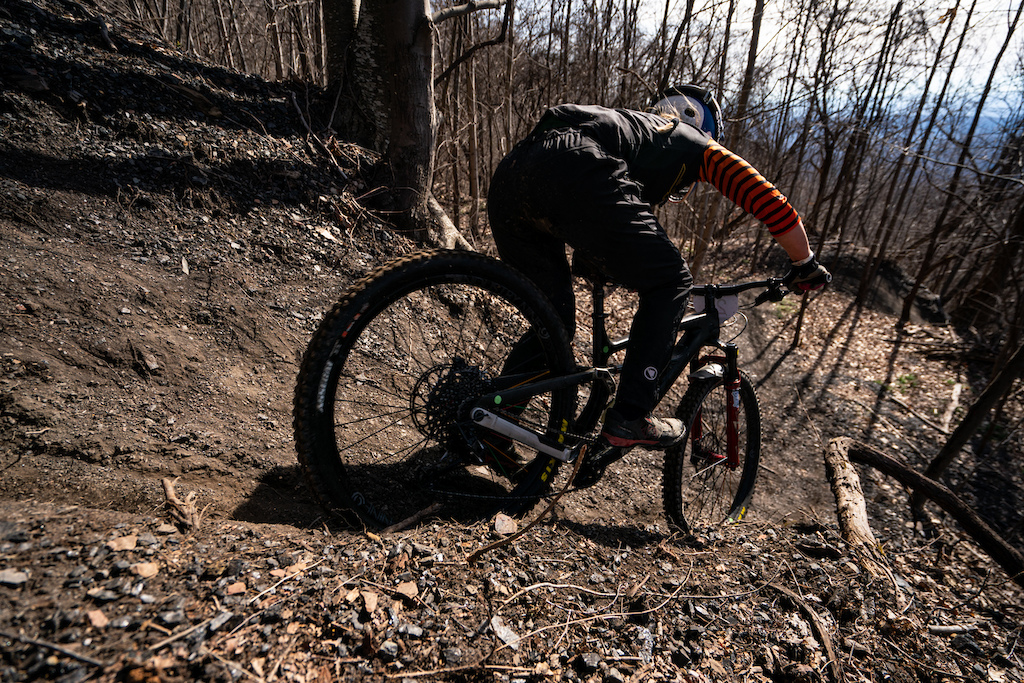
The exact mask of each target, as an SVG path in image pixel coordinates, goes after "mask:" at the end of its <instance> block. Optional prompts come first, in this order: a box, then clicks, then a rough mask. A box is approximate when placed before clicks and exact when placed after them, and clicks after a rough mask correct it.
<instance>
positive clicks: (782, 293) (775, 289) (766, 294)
mask: <svg viewBox="0 0 1024 683" xmlns="http://www.w3.org/2000/svg"><path fill="white" fill-rule="evenodd" d="M789 293H790V290H788V289H786V288H784V287H783V286H782V283H781V282H773V283H772V284H771V286H770V287H769V288H768V289H766V290H764V291H763V292H761V293H760V294H758V295H757V298H755V299H754V305H755V306H760V305H761V304H763V303H765V302H766V301H771V302H773V303H778V302H779V301H782V300H783V299H784V298H786V295H787V294H789Z"/></svg>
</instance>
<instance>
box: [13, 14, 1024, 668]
mask: <svg viewBox="0 0 1024 683" xmlns="http://www.w3.org/2000/svg"><path fill="white" fill-rule="evenodd" d="M314 95H315V93H311V92H309V91H307V89H306V88H304V87H303V86H302V85H301V84H295V83H291V84H283V83H266V82H262V81H259V80H257V79H254V78H251V77H248V76H244V75H241V74H237V73H233V72H229V71H226V70H224V69H220V68H217V67H212V66H210V65H206V64H202V63H197V62H195V61H193V60H190V59H188V58H186V57H184V56H182V55H181V54H179V53H177V52H175V51H174V50H172V49H170V48H169V47H167V46H165V45H162V44H161V43H160V42H159V41H157V40H156V39H154V38H153V37H151V36H148V35H146V34H145V33H144V32H142V31H141V30H139V29H138V28H137V27H135V26H133V25H132V24H131V23H130V22H125V21H123V20H119V19H118V18H116V17H113V16H109V15H106V16H101V15H100V14H99V11H98V9H97V7H96V6H95V5H79V4H77V3H76V2H72V1H70V0H52V1H51V0H37V1H34V2H27V1H24V0H7V2H5V3H4V5H3V6H0V643H2V647H0V680H4V681H7V680H10V681H28V680H66V681H77V680H87V679H94V680H130V681H179V680H180V681H185V680H209V681H228V680H239V679H252V680H267V681H271V680H294V681H320V680H324V681H326V680H357V679H358V680H363V679H368V680H386V679H393V678H394V679H405V680H453V681H455V680H498V681H541V680H580V681H620V680H621V681H646V680H682V681H704V680H712V681H731V680H753V681H757V680H771V681H789V680H792V681H797V680H840V679H843V680H897V681H911V680H915V681H917V680H923V681H939V680H965V679H966V680H978V681H1020V680H1024V664H1022V659H1021V655H1020V647H1019V638H1020V635H1021V625H1020V624H1021V622H1022V613H1024V609H1022V607H1021V604H1022V601H1021V591H1020V589H1019V588H1018V587H1016V586H1015V585H1014V584H1013V583H1012V582H1011V581H1010V580H1009V578H1008V577H1007V576H1006V575H1005V574H1004V573H1003V572H1002V571H1001V570H1000V569H999V568H998V567H996V566H995V565H993V564H992V563H991V562H990V561H989V560H988V559H987V558H986V557H984V556H983V555H982V554H981V553H980V552H979V551H978V550H977V549H976V547H975V546H974V545H973V543H972V542H971V541H970V539H967V538H965V537H963V536H962V534H961V532H960V531H959V529H957V528H956V527H955V525H953V524H952V523H951V522H948V521H947V520H941V519H940V520H939V522H940V524H939V533H938V535H937V536H934V537H928V538H926V537H924V536H923V535H922V534H921V533H920V531H919V529H918V528H917V527H916V526H915V524H914V523H913V522H912V521H911V520H910V517H909V515H908V514H907V512H906V509H907V508H906V502H907V497H906V494H905V492H904V491H902V489H901V488H900V487H899V486H898V485H895V484H894V483H892V482H891V481H889V480H886V479H885V478H884V477H882V476H881V475H879V474H877V473H874V472H872V471H867V470H862V471H861V477H862V484H863V486H864V489H865V494H866V496H867V499H868V505H869V514H870V516H871V523H872V528H873V530H874V532H875V534H876V535H877V536H878V540H879V542H880V544H881V547H882V549H883V550H884V551H885V553H886V555H885V557H886V559H887V561H888V563H889V564H890V566H891V568H892V570H893V573H892V575H891V577H886V578H878V577H873V576H871V575H869V574H868V573H867V572H866V571H865V569H864V567H863V566H861V564H860V563H859V562H858V559H857V557H856V556H855V555H854V554H852V553H851V552H850V551H849V549H848V548H847V547H846V545H845V544H844V543H843V541H842V540H841V538H840V537H839V535H838V531H837V526H836V521H835V504H834V500H833V499H832V496H831V493H830V491H829V488H828V484H827V482H826V481H825V477H824V469H823V466H822V464H821V453H822V451H823V449H824V446H825V445H826V444H827V443H828V441H829V440H830V439H832V438H834V437H836V436H842V435H846V436H852V437H854V438H856V439H859V440H861V441H864V442H866V443H869V444H871V445H872V446H874V447H876V448H878V449H880V450H883V451H885V452H887V453H889V454H891V455H894V456H898V457H899V458H901V459H902V460H903V461H904V462H906V463H908V464H910V465H911V466H915V467H920V466H923V464H925V463H927V461H928V459H929V456H930V455H932V454H934V452H935V450H936V448H937V446H938V445H939V444H941V443H942V441H943V440H944V437H945V435H946V434H947V433H948V430H949V419H950V418H952V419H954V420H955V417H956V416H957V415H960V414H962V411H963V408H964V407H965V406H966V405H969V402H970V400H971V398H972V397H973V396H976V395H977V393H978V392H979V391H980V389H981V388H982V387H983V386H984V381H985V374H984V373H985V371H986V370H985V367H984V365H983V364H981V365H978V364H969V363H968V362H967V361H966V360H965V359H966V357H967V356H966V355H965V354H964V350H965V348H966V346H965V342H964V341H962V340H961V338H960V337H958V336H956V335H955V334H954V333H953V332H952V331H951V330H950V329H949V328H946V327H936V326H930V325H925V324H919V325H916V326H914V327H912V328H911V330H910V331H909V333H908V334H906V335H904V336H902V337H897V335H896V333H895V331H894V328H893V318H892V316H891V311H889V310H887V308H886V306H885V303H886V299H885V297H884V296H883V297H882V298H881V299H880V300H879V302H878V305H877V306H876V308H874V309H856V308H854V307H852V305H851V300H852V298H851V296H850V294H849V292H848V291H847V290H848V289H849V288H852V287H853V286H854V283H853V281H851V280H849V279H847V280H844V278H843V275H844V269H843V268H842V267H836V272H837V275H839V276H840V277H839V278H837V280H838V281H837V285H838V286H837V287H835V288H833V289H832V290H830V291H829V292H827V293H824V294H822V295H819V296H816V297H814V298H813V300H812V302H811V304H810V307H809V309H808V316H807V318H806V320H805V322H804V324H803V328H802V330H801V340H802V342H801V345H800V346H798V347H796V348H792V347H791V344H790V342H791V340H792V339H793V336H794V333H795V328H796V326H797V322H796V321H797V314H798V306H799V304H790V303H784V304H782V305H779V306H776V307H775V308H774V309H773V310H771V311H769V312H767V314H765V315H761V316H758V317H756V318H755V317H752V318H751V324H750V327H749V328H748V329H747V331H746V336H745V337H744V339H745V347H744V348H745V349H746V353H745V360H746V361H747V367H748V369H749V371H750V373H751V375H752V376H753V377H754V378H755V379H756V380H757V385H758V391H759V395H760V397H761V403H762V407H763V409H764V413H765V420H766V428H765V433H766V443H765V453H764V455H763V462H764V467H763V470H762V476H761V478H760V479H759V483H758V486H759V490H758V492H757V494H756V496H755V502H754V508H753V512H752V513H751V514H750V516H749V518H748V521H746V522H745V523H743V524H741V525H738V526H734V527H728V528H722V529H715V530H706V531H705V532H704V533H702V534H701V535H699V536H698V537H697V538H696V539H687V540H686V541H685V542H684V541H683V540H682V539H679V538H677V537H675V536H673V535H672V534H670V533H669V530H668V528H667V525H666V524H665V521H664V519H663V516H662V513H661V510H660V489H659V487H660V478H659V476H660V475H659V458H658V456H657V455H656V454H652V453H645V452H643V451H636V452H634V453H632V454H630V455H629V456H627V457H626V458H625V459H624V460H623V461H621V462H620V463H617V464H616V465H615V466H614V467H613V468H612V469H611V471H610V472H609V473H608V475H607V476H606V477H605V479H604V480H603V481H602V482H601V483H600V484H599V485H597V486H596V487H594V488H592V489H589V490H586V491H581V492H576V493H572V494H569V495H567V496H566V497H564V498H563V499H562V500H561V501H560V502H559V504H558V505H557V506H556V508H555V510H554V511H553V513H552V514H551V515H550V516H549V517H546V518H545V519H544V520H543V521H542V522H540V523H539V524H538V525H537V526H535V527H533V528H532V529H530V530H529V531H527V533H526V534H524V535H523V536H522V537H520V538H517V539H516V540H514V541H513V542H511V543H509V544H507V545H504V546H501V547H498V548H496V549H494V550H491V551H489V552H487V553H485V554H484V555H483V556H482V557H480V559H478V560H477V561H475V562H473V563H470V562H468V561H467V558H468V556H469V555H470V553H472V552H473V551H475V550H477V549H478V548H481V547H483V546H484V545H486V544H488V543H491V542H493V541H496V540H498V539H500V538H508V536H507V535H506V534H507V533H508V532H507V530H506V525H505V524H502V523H501V522H502V521H503V520H481V521H480V522H479V523H477V524H474V525H469V526H466V525H459V524H454V523H452V522H449V521H447V520H443V519H431V520H427V521H425V522H424V523H422V524H420V525H418V526H417V527H414V528H412V529H409V530H406V531H404V532H399V533H394V534H389V535H386V536H380V535H376V534H374V533H372V532H368V531H365V530H362V529H352V528H346V527H344V526H342V525H341V524H340V522H339V521H338V520H336V519H332V518H329V517H327V516H324V515H323V513H322V512H321V511H320V510H319V508H317V507H316V506H315V505H313V504H312V503H311V502H310V500H309V496H308V494H307V491H306V489H305V487H304V485H303V483H302V481H301V477H300V476H299V474H298V471H297V468H296V465H295V459H294V454H293V447H292V436H291V432H290V420H291V418H290V410H291V392H292V389H293V384H294V379H295V373H296V371H297V362H298V357H299V356H300V354H301V352H302V349H303V347H304V345H305V342H306V340H307V339H308V338H309V335H310V334H311V333H312V331H313V330H314V329H315V327H316V325H317V323H318V322H319V320H320V319H321V317H322V315H323V312H324V311H325V310H327V308H328V307H329V306H330V304H331V303H332V302H333V301H335V300H336V299H337V298H338V296H339V294H340V292H341V291H342V290H343V289H344V287H345V286H346V285H347V284H348V283H349V282H351V280H352V279H353V278H354V277H356V276H358V275H360V274H362V273H365V272H366V271H367V270H368V269H369V268H371V267H373V266H375V265H377V264H379V263H382V262H384V261H386V260H387V259H389V258H392V257H394V256H397V255H400V254H402V253H406V252H408V251H410V250H412V249H414V248H416V246H415V245H413V244H412V243H410V242H409V241H408V240H406V239H405V238H403V237H402V236H400V235H396V234H395V233H394V232H393V231H392V230H390V229H389V228H388V227H387V225H386V223H385V221H384V220H382V217H381V216H378V215H375V214H374V213H373V212H372V211H371V210H369V209H367V208H366V205H365V202H364V201H363V198H364V197H365V196H366V195H367V194H370V193H372V192H373V191H374V190H375V184H374V181H373V180H372V178H373V169H374V159H373V157H372V155H370V154H368V153H367V152H365V151H364V150H361V149H359V148H357V147H355V146H353V145H350V144H346V143H345V142H344V141H337V140H333V139H331V138H329V137H328V136H325V135H321V136H320V138H319V139H320V141H321V142H323V143H324V145H323V147H321V146H320V145H318V144H317V143H316V142H315V141H313V140H312V139H311V138H310V136H309V135H308V131H307V128H306V125H307V123H308V124H309V125H310V126H311V127H312V128H313V129H314V130H317V131H319V130H322V129H323V124H324V122H325V121H326V116H327V113H325V112H320V111H318V110H317V109H316V107H315V106H313V105H310V104H309V102H311V101H314V99H313V97H314ZM478 246H479V248H481V249H486V248H487V246H486V244H481V245H478ZM734 249H735V251H734V254H735V253H742V245H736V246H735V247H734ZM726 260H727V261H729V262H732V263H735V264H736V265H737V266H741V265H743V264H742V263H741V261H740V260H739V259H736V258H732V259H726ZM961 390H962V391H961ZM1014 411H1015V406H1010V408H1009V410H1008V415H1009V417H1008V418H1007V421H1006V424H1008V425H1009V427H1008V428H1006V429H1003V428H1002V427H1000V428H999V429H997V430H994V431H993V434H994V435H995V436H994V439H995V440H994V443H996V444H997V445H998V446H999V447H998V448H993V449H991V450H990V451H988V452H985V453H984V454H983V455H982V456H981V457H975V456H973V455H966V456H965V458H964V460H963V463H962V465H961V467H960V468H959V470H958V472H957V473H956V482H957V492H958V494H960V495H961V496H962V497H964V498H965V499H967V500H968V501H970V502H971V503H972V504H974V505H975V506H976V507H978V508H980V509H983V510H984V512H985V514H986V517H987V518H988V519H989V520H990V521H991V522H992V523H993V525H994V526H996V527H997V528H998V529H999V530H1000V531H1001V532H1002V533H1003V534H1004V535H1005V536H1006V537H1007V538H1009V539H1010V540H1011V541H1013V542H1016V543H1017V544H1018V545H1020V544H1021V537H1020V524H1021V513H1020V510H1021V505H1020V502H1021V489H1020V487H1019V480H1020V474H1021V473H1020V465H1019V463H1020V455H1019V454H1020V448H1019V444H1018V443H1017V438H1018V437H1017V435H1016V431H1015V430H1014V428H1013V425H1014V422H1013V415H1014ZM954 424H955V421H954ZM165 479H171V480H176V484H175V485H174V486H175V488H174V491H175V492H176V494H177V496H178V497H180V498H181V499H183V500H185V501H186V502H189V501H190V502H191V503H192V504H193V505H194V507H195V509H196V511H198V512H202V513H203V516H202V519H201V520H200V521H199V523H198V525H197V526H195V527H188V526H187V525H184V524H181V523H180V522H179V521H178V520H177V519H176V517H175V516H174V515H173V514H172V513H171V511H170V510H169V509H168V506H167V499H168V496H167V492H166V491H165V489H164V486H163V484H162V482H163V480H165ZM537 512H539V510H538V511H535V512H534V515H535V514H536V513H537ZM530 518H532V517H529V516H528V518H527V519H530ZM526 521H527V520H519V524H520V525H522V524H524V523H525V522H526Z"/></svg>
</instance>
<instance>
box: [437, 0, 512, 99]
mask: <svg viewBox="0 0 1024 683" xmlns="http://www.w3.org/2000/svg"><path fill="white" fill-rule="evenodd" d="M484 2H487V3H490V2H497V5H496V7H495V8H494V9H496V8H497V7H501V6H502V5H504V6H505V17H504V18H503V19H502V20H501V33H499V34H498V37H497V38H493V39H491V40H485V41H484V42H482V43H478V44H476V45H474V46H473V47H471V48H469V49H468V50H466V51H465V52H463V53H462V54H461V55H459V56H458V58H456V59H455V61H453V62H452V63H451V64H449V65H448V68H447V69H445V70H444V71H442V72H441V75H440V76H438V77H437V78H435V79H434V85H435V86H436V85H438V84H439V83H441V82H442V81H444V80H445V79H446V78H448V76H450V75H451V74H452V72H453V71H455V69H457V68H458V67H459V65H460V64H462V63H463V62H465V61H466V60H468V59H469V58H470V57H471V56H473V53H475V52H476V51H477V50H480V49H482V48H485V47H491V46H492V45H500V44H501V43H504V42H505V37H506V36H507V35H508V27H509V24H511V23H512V10H513V7H514V6H515V2H514V0H480V1H479V2H475V3H474V4H477V5H482V4H484ZM453 9H454V8H453ZM481 9H491V8H490V7H482V8H481Z"/></svg>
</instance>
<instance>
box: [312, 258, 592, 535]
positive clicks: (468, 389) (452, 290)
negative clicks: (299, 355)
mask: <svg viewBox="0 0 1024 683" xmlns="http://www.w3.org/2000/svg"><path fill="white" fill-rule="evenodd" d="M513 351H514V353H513ZM572 367H573V365H572V357H571V352H570V349H569V343H568V339H567V336H566V334H565V332H564V330H563V327H562V325H561V322H560V320H559V318H558V316H557V314H556V313H555V311H554V309H553V308H552V306H551V304H550V303H549V302H548V300H547V298H546V297H545V296H544V295H543V294H542V293H541V292H540V291H539V290H538V289H537V288H536V287H535V286H534V285H533V284H532V283H530V282H529V281H528V280H527V279H526V278H524V277H523V276H522V275H520V274H519V273H518V272H516V271H514V270H513V269H511V268H510V267H508V266H507V265H505V264H503V263H501V262H499V261H496V260H494V259H490V258H486V257H482V256H479V255H476V254H472V253H468V252H427V253H422V254H418V255H416V256H412V257H409V258H406V259H403V260H401V261H398V262H396V263H393V264H390V265H387V266H384V267H382V268H380V269H378V270H377V271H375V272H374V273H371V274H370V275H369V276H367V277H366V278H364V279H362V280H361V281H359V282H358V283H356V284H355V285H354V286H353V287H352V289H351V290H350V291H349V293H348V294H347V295H346V296H345V298H344V299H343V300H342V301H341V302H340V303H338V304H337V305H336V306H335V307H334V308H333V310H331V312H330V313H329V314H328V315H327V316H326V318H325V319H324V321H323V323H322V324H321V325H320V328H319V329H318V330H317V332H316V333H315V335H314V336H313V338H312V340H311V341H310V344H309V347H308V348H307V350H306V354H305V356H304V358H303V362H302V367H301V369H300V373H299V378H298V384H297V388H296V393H295V408H294V426H295V439H296V449H297V454H298V459H299V463H300V465H301V466H302V469H303V471H304V473H305V475H306V479H307V481H308V483H309V484H310V487H311V488H312V489H313V491H314V492H315V494H316V496H317V497H318V499H319V500H320V501H321V502H322V503H324V504H325V505H327V506H328V507H330V508H333V509H337V510H354V511H355V512H356V513H357V514H358V515H359V516H360V517H361V518H362V520H363V521H364V522H366V523H369V524H371V525H374V526H382V527H383V526H389V525H391V524H394V523H397V522H400V521H403V520H406V519H408V518H409V517H411V516H413V515H415V514H417V513H419V512H422V511H423V510H426V509H431V510H437V511H438V512H440V510H438V507H437V505H436V504H438V503H441V504H442V505H443V506H444V507H445V508H446V510H445V512H446V513H448V514H458V513H459V512H466V513H469V512H475V513H483V512H485V511H492V510H494V509H496V508H504V509H506V510H510V511H516V510H517V509H520V508H522V507H524V506H526V505H528V504H530V503H532V502H533V501H535V500H536V499H537V498H538V497H539V496H540V495H542V494H543V493H544V492H545V490H546V487H547V485H548V483H549V482H550V481H551V478H552V477H553V475H554V472H555V470H556V469H557V465H558V464H559V462H558V461H557V460H555V459H553V458H551V457H549V456H545V455H539V454H538V453H537V452H536V451H533V450H531V449H529V448H527V447H525V446H523V445H522V444H518V443H510V442H509V441H508V440H507V439H505V438H503V437H500V436H499V435H495V434H494V433H492V432H487V431H486V430H483V429H482V428H479V427H478V426H477V425H476V424H475V423H474V422H473V421H472V420H471V419H470V415H469V414H470V407H471V406H472V405H474V404H475V403H476V401H477V399H478V398H479V397H480V396H481V395H483V394H488V393H491V392H493V391H496V390H498V389H501V388H508V387H507V386H504V385H507V384H508V379H507V378H508V377H510V376H515V377H516V378H518V379H519V381H529V380H530V379H538V378H541V377H543V376H546V375H548V374H564V373H566V372H568V371H569V370H570V369H571V368H572ZM574 403H575V391H574V390H572V389H562V390H559V391H556V392H548V393H544V394H540V395H537V396H534V397H532V398H531V399H529V401H527V402H525V403H522V404H520V405H517V406H500V405H496V406H494V408H493V409H494V411H495V412H504V414H505V415H506V416H508V417H510V418H511V419H514V420H515V421H517V422H520V423H526V424H528V425H529V426H531V427H536V428H537V429H539V430H540V431H541V432H545V431H546V432H547V433H548V434H549V435H554V436H555V437H557V436H558V435H559V434H564V433H565V432H566V431H568V428H569V421H570V420H571V417H572V411H573V407H574Z"/></svg>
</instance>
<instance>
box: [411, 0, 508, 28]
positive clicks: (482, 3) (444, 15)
mask: <svg viewBox="0 0 1024 683" xmlns="http://www.w3.org/2000/svg"><path fill="white" fill-rule="evenodd" d="M505 2H506V0H469V2H467V3H466V4H465V5H455V6H454V7H445V8H444V9H439V10H437V11H436V12H434V13H433V14H431V15H430V20H431V21H432V22H434V23H435V24H440V23H441V22H443V21H448V20H449V19H454V18H455V17H461V16H463V15H464V14H470V13H472V12H476V11H477V10H482V9H499V8H501V7H502V6H504V5H505Z"/></svg>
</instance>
